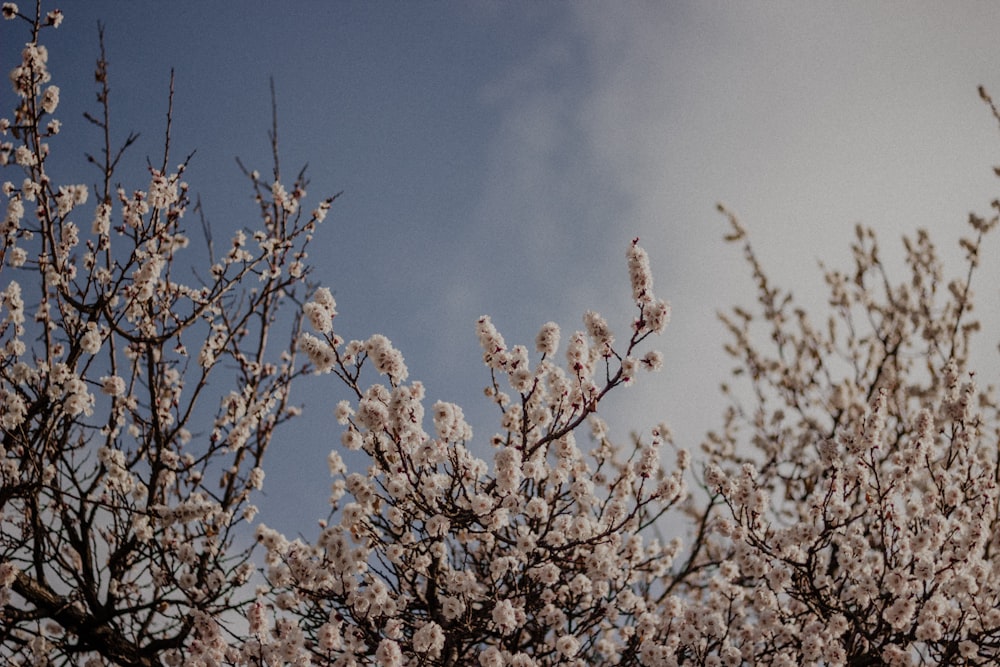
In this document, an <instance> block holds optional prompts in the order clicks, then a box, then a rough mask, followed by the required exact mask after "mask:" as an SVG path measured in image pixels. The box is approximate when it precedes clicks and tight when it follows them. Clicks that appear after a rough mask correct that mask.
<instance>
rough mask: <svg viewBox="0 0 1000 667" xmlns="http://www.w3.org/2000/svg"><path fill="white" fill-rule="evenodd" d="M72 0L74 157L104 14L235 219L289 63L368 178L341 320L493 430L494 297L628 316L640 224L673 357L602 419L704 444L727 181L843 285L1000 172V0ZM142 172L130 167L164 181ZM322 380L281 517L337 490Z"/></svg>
mask: <svg viewBox="0 0 1000 667" xmlns="http://www.w3.org/2000/svg"><path fill="white" fill-rule="evenodd" d="M27 4H28V3H27V2H22V5H27ZM63 10H64V12H65V14H66V21H65V23H64V24H63V27H61V28H60V29H59V30H58V31H57V32H56V33H50V41H49V48H50V66H51V69H52V71H53V72H54V77H55V80H54V83H56V84H57V85H59V86H60V87H61V88H62V103H61V107H60V110H59V116H60V118H61V119H62V120H63V121H64V133H65V134H66V136H65V137H62V138H60V141H63V142H65V143H64V144H63V146H64V147H65V148H63V150H64V151H66V152H68V153H70V154H73V155H77V156H78V159H79V168H78V169H77V171H78V172H79V171H81V170H84V169H86V165H85V164H84V161H83V158H82V152H81V151H82V148H80V147H78V146H77V144H75V143H74V141H75V140H76V139H78V138H80V137H83V138H84V139H85V140H88V141H90V142H91V143H88V144H87V146H88V147H89V148H90V149H91V150H94V149H95V148H96V146H97V144H96V143H93V141H94V140H96V139H97V135H96V132H95V131H93V130H91V129H90V128H88V127H86V126H85V125H84V124H83V121H82V120H80V114H81V113H82V111H83V110H84V109H93V108H94V106H93V87H92V83H91V81H92V71H93V62H94V59H95V57H96V53H97V23H98V20H100V21H103V22H104V24H105V38H106V45H107V50H108V55H109V60H110V63H111V85H112V105H113V113H114V119H113V120H114V123H115V124H116V126H117V131H118V135H119V137H124V135H125V133H126V132H127V131H129V130H137V131H140V132H142V137H141V139H140V141H139V143H138V144H137V146H136V147H135V148H134V149H133V157H134V158H135V161H136V162H135V164H137V165H139V167H140V168H141V165H142V164H143V163H144V160H145V157H146V156H150V158H151V159H152V161H153V162H154V163H157V162H158V161H159V157H158V156H159V155H160V153H161V150H162V140H161V137H162V130H163V125H164V117H165V105H166V99H167V84H168V79H169V73H170V69H171V68H174V69H175V72H176V97H175V112H174V122H175V132H174V137H173V145H174V147H175V156H176V158H177V159H176V160H175V161H179V160H180V159H181V158H182V157H183V156H184V155H186V154H187V153H188V152H190V151H192V150H197V153H196V155H195V157H194V159H193V161H192V163H191V168H190V170H189V172H188V175H187V177H188V181H189V182H190V183H191V185H192V189H193V190H194V191H196V192H197V193H199V194H200V195H201V198H202V202H203V205H204V208H205V211H206V212H207V214H208V218H209V220H210V221H211V223H212V224H213V226H214V229H215V230H216V236H217V238H228V236H229V235H230V234H231V232H232V231H233V230H235V229H237V228H239V227H241V226H244V225H250V224H255V220H254V219H253V217H252V216H253V213H254V209H253V204H252V202H251V200H250V198H249V196H248V195H247V193H248V189H247V187H246V183H245V181H244V179H243V177H242V175H241V174H240V172H239V170H238V168H237V166H236V163H235V161H234V157H236V156H239V157H240V158H241V159H242V160H243V161H244V163H246V164H248V165H250V166H252V167H256V168H258V169H260V171H261V172H262V173H267V170H268V169H269V167H270V162H269V145H268V140H267V136H266V132H267V130H268V129H269V127H270V99H269V89H268V80H269V77H273V78H274V81H275V87H276V90H277V93H278V106H279V112H278V115H279V124H280V126H279V135H280V139H281V145H282V151H283V166H284V169H285V172H286V174H287V175H288V177H289V180H290V177H291V176H292V175H293V174H294V172H296V171H297V170H298V168H299V167H300V166H302V165H303V164H304V163H307V162H308V164H309V174H310V176H311V181H312V184H311V187H310V188H309V194H310V195H312V196H313V197H315V198H316V199H318V198H321V197H323V196H326V195H328V194H332V193H334V192H339V191H341V190H343V191H344V196H343V197H342V199H341V200H339V201H338V202H337V203H336V204H335V205H334V208H333V210H332V211H331V215H330V217H329V218H328V221H327V223H326V227H325V229H323V230H322V231H321V232H320V234H319V241H318V242H317V244H316V245H315V246H314V247H313V252H312V260H313V261H314V262H315V264H316V267H317V269H316V273H315V274H314V277H315V278H317V279H318V280H320V281H321V282H322V283H324V284H326V285H328V286H329V287H331V288H332V289H333V290H334V291H335V294H336V298H337V301H338V304H339V310H340V313H341V314H340V316H338V318H337V326H338V328H339V331H340V333H341V334H342V335H343V336H344V337H345V338H364V337H367V336H368V335H370V334H371V333H375V332H381V333H384V334H386V335H387V336H389V337H390V338H391V339H392V340H393V341H394V343H395V344H396V345H397V346H398V347H399V348H401V349H402V350H403V352H404V353H405V355H406V358H407V362H408V365H409V368H410V375H411V378H412V379H421V380H423V381H424V383H425V384H426V386H427V390H428V397H429V399H430V400H429V403H432V402H433V401H434V400H436V399H439V398H440V399H445V400H453V401H456V402H459V403H461V404H463V405H464V407H465V410H466V413H467V414H468V415H469V416H470V417H471V418H472V420H473V422H474V427H476V432H477V436H478V437H480V438H482V439H483V440H485V439H486V438H488V437H489V435H491V434H492V433H493V431H494V429H495V428H496V423H497V420H496V419H495V418H493V413H492V410H491V408H490V406H489V405H487V404H486V402H485V401H484V400H483V399H482V398H481V389H482V387H483V386H485V384H486V383H487V380H488V375H487V373H486V370H485V369H484V368H483V367H482V366H481V365H480V363H479V359H480V352H479V350H478V346H477V342H476V337H475V329H474V325H475V321H476V319H477V317H478V316H479V315H481V314H484V313H489V314H491V315H492V316H493V318H494V322H495V323H496V324H497V326H498V327H499V328H500V330H501V331H502V332H503V333H504V335H505V337H506V339H507V342H508V344H514V343H525V344H531V343H532V341H533V339H534V335H535V333H536V331H537V329H538V327H539V326H540V325H541V324H543V323H544V322H546V321H547V320H550V319H551V320H555V321H557V322H559V323H560V325H561V326H562V327H563V329H564V332H565V335H568V333H569V332H570V331H572V330H573V329H574V328H577V327H579V326H581V320H580V318H581V315H582V313H583V312H584V310H586V309H588V308H593V309H596V310H598V311H601V312H603V313H605V314H606V315H607V316H608V319H609V320H610V322H611V323H612V325H613V326H614V327H615V328H617V330H618V331H620V332H621V335H622V336H624V335H625V330H626V328H627V322H628V318H630V317H631V309H630V307H629V306H628V296H629V286H628V277H627V272H626V270H625V262H624V250H625V247H626V245H627V244H628V242H629V241H630V239H631V238H632V237H634V236H639V237H641V238H642V242H643V244H644V245H645V247H646V248H647V249H648V251H649V253H650V255H651V257H652V260H653V264H654V271H655V276H656V281H657V291H658V293H659V294H660V295H662V296H664V297H667V298H669V299H670V300H671V302H672V303H673V307H674V318H673V322H672V324H671V326H670V328H669V329H668V332H667V334H666V335H665V336H664V337H663V339H662V340H661V341H658V343H657V344H658V346H659V347H660V348H661V349H662V350H663V351H664V353H665V354H666V359H667V364H666V368H665V370H664V372H663V373H662V374H661V375H659V376H657V377H655V378H650V377H644V378H641V380H642V381H641V382H639V384H638V385H637V386H635V387H633V388H630V389H628V390H627V391H624V392H621V393H620V394H619V396H618V397H617V399H615V400H613V401H611V402H610V403H609V404H608V406H607V409H606V410H605V416H606V417H607V418H608V420H609V421H610V422H611V423H612V426H613V428H614V429H615V432H617V433H619V434H621V435H624V434H626V433H627V432H628V430H629V429H631V428H641V429H645V428H648V427H650V426H652V425H654V424H655V423H657V422H658V421H661V420H664V419H665V420H667V421H669V422H670V423H671V424H672V425H673V426H674V429H675V431H676V433H677V434H678V436H679V438H680V439H681V441H682V442H683V443H684V444H686V445H687V446H689V447H691V448H692V449H696V448H697V445H698V442H699V439H700V437H701V435H702V433H703V432H704V431H705V430H706V429H709V428H711V427H713V426H714V425H715V424H717V423H718V413H719V408H720V403H719V399H718V398H717V391H716V387H717V385H718V383H719V382H720V381H722V380H724V379H725V377H726V370H727V368H728V366H729V363H728V362H727V361H726V360H725V359H724V357H723V355H722V352H721V343H722V341H723V337H722V328H721V325H720V324H718V322H717V320H716V318H715V313H716V311H718V310H719V309H723V308H726V307H728V306H730V305H732V304H733V303H736V302H742V303H744V304H747V303H749V302H750V301H751V300H752V297H753V292H752V289H751V286H750V281H749V274H748V272H747V271H746V269H745V267H744V266H743V265H742V263H741V260H740V254H739V251H738V249H736V248H735V247H729V246H726V245H725V244H724V243H723V242H722V240H721V237H722V234H723V233H724V232H725V231H726V229H725V224H724V220H723V219H722V217H721V216H720V215H719V214H718V213H717V212H716V211H715V203H716V202H717V201H720V200H721V201H724V202H726V203H727V204H728V205H729V206H730V207H731V208H732V209H734V210H736V211H737V212H738V213H739V214H740V216H741V218H742V220H743V221H744V223H745V224H746V226H748V227H749V229H750V230H751V233H752V236H753V238H754V239H755V243H756V245H757V248H758V250H759V252H760V254H761V256H762V258H763V259H764V261H765V263H766V265H767V267H768V268H769V269H770V270H771V272H772V273H773V275H774V276H775V278H776V279H778V280H779V282H783V283H785V284H790V285H794V286H795V287H796V293H797V294H801V295H802V296H803V298H804V299H805V300H806V301H807V303H810V304H811V305H814V306H815V307H816V308H817V309H820V308H821V307H822V293H821V291H820V287H821V277H820V274H819V272H818V270H817V268H816V266H817V262H818V261H819V260H820V259H822V260H824V261H825V262H827V263H828V264H832V265H838V264H839V265H845V263H846V262H847V261H848V260H849V253H848V240H849V234H850V233H851V230H852V229H853V226H854V224H855V223H856V222H858V221H862V222H864V223H866V224H871V225H873V226H875V227H876V228H877V229H878V230H880V231H881V233H882V237H883V245H884V246H885V248H886V251H887V252H888V253H889V254H892V252H895V251H897V249H898V248H899V243H898V237H899V235H900V234H901V233H903V232H910V231H912V230H914V229H916V228H917V227H928V228H931V229H932V231H933V233H934V235H935V237H936V238H938V239H939V240H940V241H942V243H943V244H944V245H947V246H948V247H949V248H950V247H953V246H954V242H955V241H956V240H957V238H958V236H959V235H960V234H962V233H964V232H965V225H964V221H965V219H966V217H967V215H968V212H969V211H970V210H973V209H974V210H977V211H985V210H986V208H987V204H988V202H989V201H990V200H991V199H993V198H994V197H995V196H996V193H997V187H996V186H997V182H996V179H995V177H994V176H993V175H992V174H991V171H990V168H991V167H992V165H993V164H994V163H1000V157H998V156H1000V132H998V128H997V124H996V122H995V121H994V120H993V119H992V118H991V116H990V114H989V111H988V109H987V108H986V106H985V105H984V104H983V103H982V102H981V101H980V100H979V98H978V96H977V94H976V86H977V85H979V84H984V85H985V86H986V87H987V88H991V89H993V90H994V91H995V92H996V93H997V96H998V97H1000V41H998V40H997V39H996V30H997V27H998V26H1000V5H998V4H997V3H993V2H963V3H918V2H907V3H903V2H883V3H870V2H864V3H862V2H853V3H852V2H838V3H819V2H816V3H808V2H700V3H695V2H670V3H667V2H612V1H610V0H608V1H606V2H600V3H599V2H569V1H565V0H562V1H558V2H557V1H555V0H553V1H551V2H550V1H532V2H476V1H473V2H448V1H434V2H430V1H428V2H415V1H412V2H400V1H396V2H389V1H385V2H382V1H372V2H360V1H358V2H283V3H275V2H263V1H257V2H248V1H242V2H240V3H230V4H223V3H204V2H189V1H186V0H175V1H173V2H128V3H125V2H95V1H88V2H86V3H83V2H79V3H75V2H69V3H65V6H64V7H63ZM5 28H7V26H5ZM10 34H11V33H10V31H9V30H7V31H5V32H4V33H3V35H4V38H3V40H0V49H2V51H3V54H4V57H5V62H6V63H7V66H8V67H10V66H11V62H12V61H11V57H10V53H11V51H12V50H13V49H14V48H19V46H20V42H19V41H18V40H9V39H8V37H7V36H8V35H10ZM15 42H17V43H15ZM3 95H5V97H3V98H0V99H3V100H6V101H5V103H4V106H5V107H9V104H7V101H9V100H10V91H9V89H5V90H4V92H3ZM70 166H71V167H72V165H70ZM134 174H135V175H134V176H128V178H130V179H132V180H131V181H127V182H126V183H125V185H127V186H128V187H129V188H134V187H142V186H143V185H144V183H143V181H144V180H145V176H144V174H143V173H142V172H141V171H139V170H136V171H134ZM123 178H125V177H124V176H123ZM67 180H79V178H68V179H67ZM314 201H315V200H314ZM194 224H195V223H194V221H193V220H192V227H193V226H194ZM193 231H194V230H193ZM998 250H1000V248H998V244H997V242H996V239H993V241H992V242H991V243H990V244H989V246H988V251H987V258H988V259H987V263H990V261H991V260H992V266H991V267H990V268H988V269H986V270H984V271H983V273H982V274H981V275H980V277H979V279H978V280H979V282H978V287H979V289H978V293H979V297H980V308H981V310H982V311H984V312H986V313H991V312H992V313H996V312H997V311H998V288H997V280H998V279H997V276H998V271H997V270H996V268H995V267H996V266H997V265H998V262H997V261H996V260H995V258H996V257H997V255H998ZM890 251H892V252H890ZM953 266H954V267H955V271H956V272H957V271H958V269H959V266H958V265H957V264H954V265H953ZM994 321H995V320H994ZM995 332H996V329H995V328H994V329H992V333H993V334H995ZM991 337H992V338H993V339H995V338H996V337H995V335H994V336H991ZM564 340H565V337H564ZM990 349H993V348H990ZM994 356H995V355H994ZM993 368H996V366H995V365H994V366H993ZM315 386H320V387H331V388H332V380H330V379H329V378H327V379H324V380H323V381H322V383H321V384H320V385H315ZM298 398H299V399H300V400H302V401H303V402H304V403H305V404H306V409H307V412H310V411H311V412H312V414H315V415H319V416H320V417H321V419H314V420H311V421H305V422H303V424H302V425H301V426H300V427H299V428H298V429H297V430H286V431H285V432H284V434H282V435H281V436H279V441H278V442H276V443H275V445H274V450H273V452H272V454H273V456H272V459H271V465H270V466H269V467H268V479H267V482H266V484H265V491H266V493H267V497H266V498H264V499H262V500H261V502H260V505H261V507H262V510H263V511H262V518H263V520H264V521H265V522H267V523H271V524H274V525H277V526H279V527H284V528H288V529H289V530H293V531H294V530H296V529H304V530H307V529H308V528H307V527H308V526H310V525H311V524H312V522H313V520H314V519H315V518H318V517H320V516H322V515H323V514H325V511H326V507H325V504H324V503H325V497H326V489H327V484H328V479H327V477H326V472H325V465H324V461H325V454H326V451H327V450H328V449H329V448H330V447H331V446H334V440H335V436H332V435H331V434H330V429H329V422H324V421H323V420H325V419H326V418H327V416H328V415H330V409H331V408H332V405H333V402H332V400H331V398H332V394H331V396H327V395H324V393H322V392H319V393H313V392H309V393H308V395H307V394H306V393H305V392H303V393H300V394H299V396H298Z"/></svg>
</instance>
